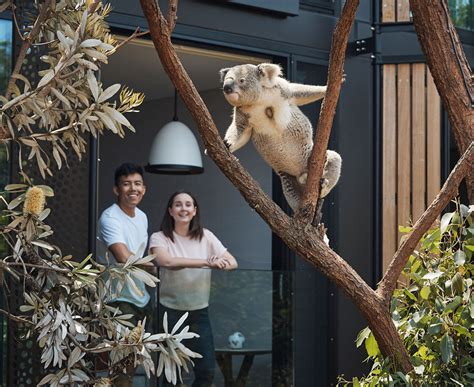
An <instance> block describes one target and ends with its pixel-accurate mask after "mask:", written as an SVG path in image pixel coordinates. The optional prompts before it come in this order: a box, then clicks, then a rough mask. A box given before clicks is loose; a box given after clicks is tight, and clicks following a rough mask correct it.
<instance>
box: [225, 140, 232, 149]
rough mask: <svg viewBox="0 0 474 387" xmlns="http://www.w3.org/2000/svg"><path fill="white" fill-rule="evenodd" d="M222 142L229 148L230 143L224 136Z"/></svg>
mask: <svg viewBox="0 0 474 387" xmlns="http://www.w3.org/2000/svg"><path fill="white" fill-rule="evenodd" d="M224 144H225V146H226V147H227V149H230V147H231V145H232V144H231V143H230V142H229V140H227V139H226V138H224Z"/></svg>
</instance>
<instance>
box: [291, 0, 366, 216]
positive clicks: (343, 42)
mask: <svg viewBox="0 0 474 387" xmlns="http://www.w3.org/2000/svg"><path fill="white" fill-rule="evenodd" d="M358 5H359V0H347V1H346V3H345V5H344V8H343V10H342V12H341V17H340V19H339V21H338V22H337V24H336V28H335V29H334V33H333V37H332V44H331V53H330V56H329V68H328V84H327V91H326V96H325V97H324V100H323V103H322V106H321V112H320V114H319V120H318V126H317V129H316V137H315V140H314V146H313V150H312V153H311V157H310V159H309V161H308V180H307V182H306V187H305V190H304V195H303V199H302V202H301V204H300V208H299V210H298V212H297V213H296V214H295V216H296V217H297V218H299V219H301V220H304V221H305V222H307V223H309V222H310V221H312V220H313V217H314V212H315V207H316V203H317V202H318V199H319V194H320V187H321V183H320V182H321V177H322V175H323V168H324V162H325V159H326V150H327V147H328V143H329V136H330V134H331V127H332V124H333V121H334V115H335V114H336V105H337V101H338V99H339V94H340V91H341V84H342V81H343V74H344V58H345V55H346V48H347V41H348V39H349V33H350V31H351V28H352V24H353V23H354V18H355V14H356V10H357V7H358Z"/></svg>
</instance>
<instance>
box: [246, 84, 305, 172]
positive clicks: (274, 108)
mask: <svg viewBox="0 0 474 387" xmlns="http://www.w3.org/2000/svg"><path fill="white" fill-rule="evenodd" d="M268 94H269V98H265V99H264V103H257V104H255V105H252V106H250V107H245V108H242V109H241V110H242V112H243V113H244V114H246V115H247V116H248V122H249V125H250V126H251V128H252V141H253V143H254V145H255V147H256V148H257V150H258V152H259V153H260V154H261V155H262V157H263V158H264V159H265V161H266V162H267V163H268V164H270V166H271V167H272V168H273V169H275V170H276V171H277V172H285V173H288V174H291V175H293V176H299V175H301V174H302V173H304V172H305V171H306V169H307V161H308V157H309V154H310V152H311V149H312V147H313V140H312V128H311V124H310V122H309V120H308V119H307V118H306V116H304V114H303V113H302V112H301V110H300V109H299V108H298V107H297V106H294V105H292V104H290V103H288V100H284V99H283V98H282V97H281V93H280V91H279V90H278V89H277V90H276V91H275V92H274V91H273V90H272V92H271V93H268ZM295 118H297V119H295ZM295 123H297V124H295Z"/></svg>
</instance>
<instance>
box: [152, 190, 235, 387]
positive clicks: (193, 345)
mask: <svg viewBox="0 0 474 387" xmlns="http://www.w3.org/2000/svg"><path fill="white" fill-rule="evenodd" d="M199 215H200V214H199V205H198V203H197V201H196V199H195V198H194V196H193V195H192V194H191V193H189V192H185V191H179V192H175V193H174V194H173V195H171V197H170V199H169V201H168V206H167V211H165V214H164V216H163V221H162V222H161V231H160V232H156V233H154V234H152V236H151V237H150V253H151V254H155V255H156V259H155V260H156V262H157V263H158V265H159V266H160V267H161V270H160V300H159V301H160V317H161V318H160V321H162V319H163V314H164V312H167V315H168V325H169V326H170V327H173V326H174V324H175V323H176V322H177V321H178V319H179V318H180V317H181V316H182V315H183V313H184V312H189V317H188V319H187V323H188V324H189V325H190V331H191V332H195V333H198V334H199V335H200V337H199V338H197V339H193V340H190V341H189V342H188V343H186V345H187V346H189V348H190V349H191V350H192V351H194V352H198V353H199V354H201V355H202V359H194V360H193V361H194V383H193V386H211V385H212V380H213V378H214V364H215V363H214V340H213V337H212V329H211V324H210V321H209V313H208V305H209V293H210V288H211V270H209V268H213V269H221V270H233V269H235V268H237V261H236V260H235V258H234V257H233V256H232V255H231V254H230V253H229V252H228V251H227V249H226V248H225V247H224V246H223V245H222V243H221V242H220V241H219V239H217V238H216V236H215V235H214V234H213V233H212V232H210V231H209V230H207V229H205V228H203V227H202V226H201V223H200V216H199Z"/></svg>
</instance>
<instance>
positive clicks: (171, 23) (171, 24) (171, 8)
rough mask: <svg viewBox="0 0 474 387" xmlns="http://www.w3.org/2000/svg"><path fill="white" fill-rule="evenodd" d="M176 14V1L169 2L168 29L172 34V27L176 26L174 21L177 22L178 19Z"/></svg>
mask: <svg viewBox="0 0 474 387" xmlns="http://www.w3.org/2000/svg"><path fill="white" fill-rule="evenodd" d="M177 12H178V0H169V3H168V17H167V19H168V29H169V31H170V33H171V32H173V30H174V27H175V26H176V21H177V20H178V17H177V16H176V13H177Z"/></svg>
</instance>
